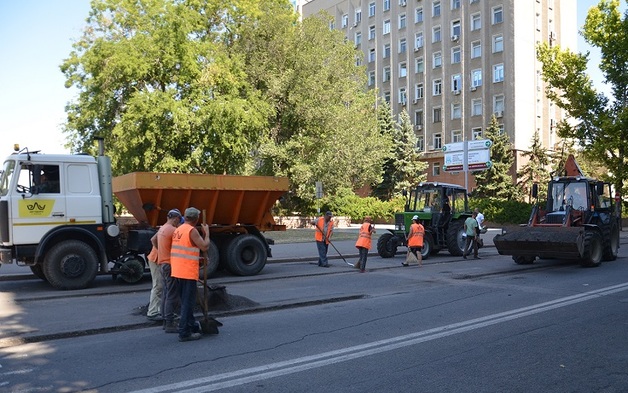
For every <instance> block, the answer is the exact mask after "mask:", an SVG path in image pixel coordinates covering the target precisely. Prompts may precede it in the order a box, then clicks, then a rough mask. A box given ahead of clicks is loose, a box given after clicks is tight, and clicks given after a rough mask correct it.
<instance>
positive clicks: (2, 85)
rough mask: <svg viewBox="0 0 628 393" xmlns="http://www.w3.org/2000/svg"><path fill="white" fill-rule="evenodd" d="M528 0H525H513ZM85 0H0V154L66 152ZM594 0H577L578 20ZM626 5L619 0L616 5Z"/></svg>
mask: <svg viewBox="0 0 628 393" xmlns="http://www.w3.org/2000/svg"><path fill="white" fill-rule="evenodd" d="M518 1H531V0H518ZM89 3H90V2H89V0H54V1H50V0H0V37H2V38H1V40H0V157H4V156H6V155H8V154H10V153H12V152H13V145H14V144H16V143H17V144H19V145H20V148H24V147H28V149H29V150H41V151H42V152H43V153H49V154H56V153H69V150H68V149H66V148H65V147H64V145H65V143H66V142H65V135H64V134H63V132H62V124H63V122H64V121H65V106H66V104H67V103H68V102H69V101H71V100H72V99H73V98H74V97H75V96H76V94H77V91H76V90H74V89H67V88H66V87H65V86H64V83H65V76H64V75H63V73H62V72H61V70H60V68H59V66H60V65H61V64H62V63H63V60H64V59H65V58H67V57H68V56H69V54H70V52H71V50H72V43H73V42H74V41H76V40H78V39H79V38H80V36H81V32H82V29H83V28H84V27H85V25H86V23H85V20H86V18H87V16H88V14H89V10H90V4H89ZM597 3H598V0H577V7H578V26H579V28H580V27H581V26H582V25H583V23H584V19H585V17H586V12H587V10H588V9H589V8H590V7H591V6H594V5H596V4H597ZM625 9H626V3H625V1H622V10H625ZM587 50H591V56H590V60H589V74H590V75H591V77H592V78H593V81H594V83H595V85H596V87H598V88H599V89H604V86H602V84H601V80H602V77H601V73H600V72H599V70H598V68H597V64H596V63H597V62H599V53H598V52H596V51H594V50H592V49H591V48H589V47H588V46H587V45H586V43H585V42H584V40H582V37H579V40H578V51H579V52H585V51H587Z"/></svg>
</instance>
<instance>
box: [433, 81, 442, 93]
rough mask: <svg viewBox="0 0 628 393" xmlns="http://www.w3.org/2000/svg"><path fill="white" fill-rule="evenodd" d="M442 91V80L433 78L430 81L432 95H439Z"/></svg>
mask: <svg viewBox="0 0 628 393" xmlns="http://www.w3.org/2000/svg"><path fill="white" fill-rule="evenodd" d="M442 93H443V81H442V80H441V79H434V81H432V95H433V96H439V95H441V94H442Z"/></svg>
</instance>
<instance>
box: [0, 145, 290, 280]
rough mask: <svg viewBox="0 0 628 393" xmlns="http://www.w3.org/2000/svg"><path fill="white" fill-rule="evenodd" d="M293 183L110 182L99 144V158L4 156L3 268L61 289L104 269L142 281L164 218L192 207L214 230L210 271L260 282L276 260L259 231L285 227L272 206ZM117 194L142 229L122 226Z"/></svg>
mask: <svg viewBox="0 0 628 393" xmlns="http://www.w3.org/2000/svg"><path fill="white" fill-rule="evenodd" d="M288 186H289V184H288V179H287V178H281V177H261V176H226V175H201V174H171V173H144V172H135V173H129V174H127V175H123V176H119V177H116V178H113V177H112V175H111V161H110V159H109V157H107V156H104V154H103V148H102V146H101V154H100V155H99V156H98V157H96V158H95V157H91V156H88V155H71V154H58V155H48V154H39V153H38V152H28V151H24V150H22V151H20V152H17V153H14V154H11V155H10V156H9V157H7V158H6V160H5V161H4V169H3V171H2V173H1V175H0V263H1V264H7V263H16V264H18V265H23V266H28V267H30V269H31V270H32V272H33V273H34V274H35V275H36V276H37V277H39V278H41V279H43V280H46V281H48V282H49V283H50V284H51V285H52V286H54V287H55V288H59V289H78V288H84V287H86V286H88V285H89V284H90V283H91V282H92V281H93V280H94V278H95V276H96V274H98V273H99V272H100V273H110V274H112V275H113V276H114V277H115V276H120V277H121V278H122V279H123V280H125V281H127V282H136V281H138V280H140V279H141V278H142V276H143V274H144V270H145V266H146V259H145V255H146V254H147V253H148V252H149V251H150V248H151V244H150V238H151V237H152V236H153V234H154V233H155V232H156V227H157V226H158V225H162V224H163V223H164V222H166V215H167V212H168V211H169V210H170V209H174V208H178V209H179V210H180V211H184V210H185V209H186V208H188V207H190V206H194V207H196V208H197V209H199V210H201V211H203V212H204V213H205V214H204V216H205V218H206V222H207V224H208V225H209V226H210V227H209V228H210V237H211V245H210V249H209V252H208V254H209V263H208V274H211V273H212V272H213V271H214V270H215V269H216V268H217V267H218V265H219V263H220V264H222V265H223V266H224V267H225V268H226V269H228V270H229V271H230V272H232V273H234V274H238V275H254V274H257V273H259V272H260V271H261V270H262V269H263V268H264V266H265V264H266V260H267V257H268V256H270V247H269V246H268V243H267V241H266V238H265V237H264V236H263V235H262V232H265V231H273V230H285V227H284V226H282V225H275V222H274V220H273V217H272V215H271V212H270V209H271V207H272V206H273V204H274V203H275V202H276V201H277V199H278V198H280V197H281V195H282V194H284V193H285V192H286V191H287V190H288ZM113 193H115V194H116V196H117V197H118V199H119V200H120V202H122V204H123V205H124V206H125V208H126V209H127V210H128V211H129V212H130V213H131V214H132V215H133V216H134V217H135V219H136V220H137V222H138V224H132V225H130V224H122V223H118V222H117V220H116V218H115V217H114V210H115V208H114V204H113Z"/></svg>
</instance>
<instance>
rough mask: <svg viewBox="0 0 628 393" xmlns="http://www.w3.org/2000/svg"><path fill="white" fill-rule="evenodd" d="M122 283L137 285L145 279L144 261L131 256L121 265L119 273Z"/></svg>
mask: <svg viewBox="0 0 628 393" xmlns="http://www.w3.org/2000/svg"><path fill="white" fill-rule="evenodd" d="M118 275H119V276H120V278H121V279H122V281H124V282H126V283H128V284H135V283H136V282H138V281H140V280H141V279H142V277H144V261H143V260H141V259H140V258H138V257H136V256H129V257H126V258H125V259H124V261H122V262H121V263H120V272H119V273H118Z"/></svg>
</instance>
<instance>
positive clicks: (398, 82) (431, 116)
mask: <svg viewBox="0 0 628 393" xmlns="http://www.w3.org/2000/svg"><path fill="white" fill-rule="evenodd" d="M298 3H299V4H298V8H297V9H299V10H300V11H301V12H302V14H303V17H308V16H312V15H314V14H316V13H318V12H319V11H327V12H328V13H329V14H331V15H332V16H333V22H332V24H331V26H330V28H334V29H340V30H343V31H345V33H346V36H347V39H349V40H352V41H353V42H355V45H356V47H357V48H359V49H361V50H362V52H363V53H364V57H363V60H361V63H362V64H364V65H366V69H367V72H368V85H369V88H373V89H377V91H378V93H379V94H380V95H381V96H382V97H383V98H384V99H385V100H386V101H388V102H389V103H390V104H391V107H392V109H393V112H395V113H399V112H400V111H402V110H404V109H405V110H406V111H407V112H408V113H409V115H410V117H411V119H413V122H414V128H415V131H416V135H417V138H418V146H417V147H418V148H419V149H420V150H422V151H423V152H424V153H425V154H424V158H425V160H426V161H427V162H428V163H429V169H428V180H434V181H446V182H451V183H458V184H465V181H464V175H463V174H461V173H445V172H444V171H443V170H442V166H443V152H442V147H443V146H444V145H445V144H447V143H453V142H462V141H465V140H473V139H478V138H482V132H483V130H484V129H485V128H486V127H487V126H488V124H489V123H490V120H491V116H493V115H495V117H496V118H497V120H498V122H499V124H500V127H501V128H502V129H503V130H504V132H506V133H507V134H508V136H509V137H510V139H511V142H512V146H513V153H514V155H515V162H516V164H515V168H514V169H519V168H520V167H521V166H522V165H524V164H525V162H523V161H524V160H523V159H522V156H521V152H522V151H526V150H528V149H529V147H530V145H531V141H532V138H533V135H534V132H535V131H538V133H539V136H540V138H541V141H542V143H543V144H544V146H545V147H547V148H549V149H553V148H554V146H555V145H556V143H557V142H558V137H557V135H556V129H555V125H556V122H557V121H559V120H561V119H562V116H563V113H562V111H561V110H559V109H558V108H557V107H555V106H554V105H552V103H551V102H550V101H549V100H548V99H547V97H546V96H545V93H544V83H543V80H542V78H541V65H540V63H539V62H537V61H536V45H537V43H539V42H543V41H545V42H549V43H550V44H551V45H557V44H558V45H560V46H561V47H563V48H565V47H567V48H571V49H572V50H575V49H576V40H577V24H576V23H577V19H576V2H575V1H573V0H516V1H515V0H311V1H303V0H302V1H300V2H298ZM469 184H470V188H472V187H473V183H472V182H471V183H469Z"/></svg>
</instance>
